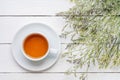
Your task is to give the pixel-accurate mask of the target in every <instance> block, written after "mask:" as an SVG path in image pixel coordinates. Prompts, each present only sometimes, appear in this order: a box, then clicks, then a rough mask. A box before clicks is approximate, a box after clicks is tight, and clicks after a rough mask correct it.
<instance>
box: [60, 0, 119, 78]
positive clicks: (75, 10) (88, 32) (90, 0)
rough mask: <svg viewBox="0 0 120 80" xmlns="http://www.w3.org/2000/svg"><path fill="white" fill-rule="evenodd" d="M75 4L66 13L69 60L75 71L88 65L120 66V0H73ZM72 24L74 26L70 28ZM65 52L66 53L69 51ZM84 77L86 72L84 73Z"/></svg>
mask: <svg viewBox="0 0 120 80" xmlns="http://www.w3.org/2000/svg"><path fill="white" fill-rule="evenodd" d="M72 2H74V3H75V6H73V7H72V8H70V9H69V11H66V12H62V13H61V14H64V15H66V16H64V18H65V20H66V25H65V27H64V29H63V35H64V36H66V37H67V36H71V43H68V44H67V45H68V46H67V51H68V52H66V53H67V54H72V58H68V60H67V61H69V62H71V63H72V64H74V66H73V69H72V70H73V71H74V72H75V73H76V71H77V70H78V69H80V68H82V67H83V66H84V65H87V68H86V70H87V71H88V69H89V67H90V66H91V65H95V66H96V65H98V66H99V68H111V67H115V66H120V16H119V15H120V0H72ZM68 28H70V30H67V29H68ZM66 53H65V54H66ZM80 79H81V80H83V79H85V76H83V75H82V76H81V77H80Z"/></svg>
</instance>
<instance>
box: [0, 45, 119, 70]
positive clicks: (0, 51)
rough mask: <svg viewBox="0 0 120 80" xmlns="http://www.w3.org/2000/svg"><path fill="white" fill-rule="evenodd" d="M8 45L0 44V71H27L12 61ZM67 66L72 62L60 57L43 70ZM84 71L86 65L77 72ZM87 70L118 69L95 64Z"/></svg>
mask: <svg viewBox="0 0 120 80" xmlns="http://www.w3.org/2000/svg"><path fill="white" fill-rule="evenodd" d="M10 47H11V45H10V44H1V45H0V63H1V66H0V72H28V71H26V70H24V69H22V68H21V67H19V65H18V64H17V63H16V62H15V61H14V59H13V57H12V53H11V48H10ZM61 50H62V52H64V51H65V45H63V44H62V49H61ZM8 66H9V67H8ZM69 68H71V69H72V64H70V63H68V62H66V58H62V57H60V58H59V60H58V61H57V63H56V64H55V65H54V66H53V67H51V68H50V69H48V70H46V71H45V72H66V71H67V70H68V69H69ZM85 71H86V66H85V67H84V68H83V69H80V70H78V71H77V72H85ZM88 72H120V70H119V67H116V68H112V69H98V68H97V66H96V67H94V66H91V67H90V69H89V71H88Z"/></svg>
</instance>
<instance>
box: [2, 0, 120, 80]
mask: <svg viewBox="0 0 120 80" xmlns="http://www.w3.org/2000/svg"><path fill="white" fill-rule="evenodd" d="M73 5H74V4H72V3H70V2H69V0H0V80H78V79H77V78H75V77H73V76H72V75H69V76H68V75H65V74H64V73H65V72H66V70H67V69H68V68H70V66H71V64H69V63H67V62H66V61H65V59H63V58H60V59H59V60H58V62H57V63H56V64H55V65H54V66H53V67H52V68H50V69H48V70H46V71H44V72H42V73H30V72H28V71H26V70H24V69H22V68H21V67H19V65H17V64H16V62H15V61H14V59H13V57H12V55H11V54H12V53H11V50H10V47H11V44H12V40H13V37H14V35H15V34H16V32H17V31H18V30H19V29H20V28H22V27H23V26H24V25H25V24H28V23H34V22H40V23H45V24H48V25H50V26H51V27H52V28H53V29H54V30H55V31H56V32H57V33H58V34H59V35H60V34H61V30H62V27H63V26H64V24H65V20H64V19H63V18H62V17H61V16H55V15H56V13H58V12H61V11H66V10H68V9H69V8H70V7H72V6H73ZM66 42H68V41H67V40H64V39H61V44H62V51H64V50H65V49H64V48H65V43H66ZM119 68H120V67H117V68H114V69H106V70H100V69H97V67H91V68H90V70H89V72H88V80H120V69H119ZM82 72H85V70H84V69H81V70H79V71H78V73H77V74H78V75H79V74H80V73H82Z"/></svg>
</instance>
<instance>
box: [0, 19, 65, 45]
mask: <svg viewBox="0 0 120 80" xmlns="http://www.w3.org/2000/svg"><path fill="white" fill-rule="evenodd" d="M29 23H44V24H47V25H49V26H50V27H51V28H53V29H54V30H55V31H56V33H58V34H59V35H60V34H61V30H62V28H63V26H64V24H65V21H64V19H63V18H62V17H0V37H1V38H0V43H11V42H12V40H13V37H14V35H15V34H16V33H17V31H19V29H21V28H22V27H23V26H24V25H26V24H29Z"/></svg>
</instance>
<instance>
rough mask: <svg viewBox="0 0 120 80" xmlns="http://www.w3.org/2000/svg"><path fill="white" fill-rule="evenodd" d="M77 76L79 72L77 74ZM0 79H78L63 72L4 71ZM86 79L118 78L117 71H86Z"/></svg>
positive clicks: (116, 79)
mask: <svg viewBox="0 0 120 80" xmlns="http://www.w3.org/2000/svg"><path fill="white" fill-rule="evenodd" d="M77 75H78V76H79V75H80V74H77ZM0 79H1V80H8V79H9V80H38V79H39V80H79V78H75V77H74V76H73V75H65V74H64V73H51V74H49V73H34V74H33V73H8V74H7V73H6V74H3V73H1V74H0ZM87 80H120V74H119V73H92V74H91V73H88V78H87Z"/></svg>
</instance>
